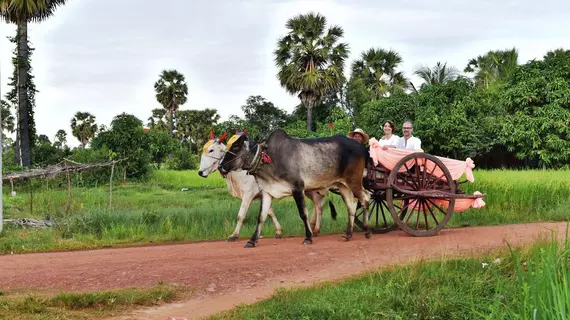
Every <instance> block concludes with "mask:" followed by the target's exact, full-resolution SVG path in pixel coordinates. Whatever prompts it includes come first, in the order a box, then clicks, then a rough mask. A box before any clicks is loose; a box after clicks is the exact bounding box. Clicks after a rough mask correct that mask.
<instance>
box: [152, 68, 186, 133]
mask: <svg viewBox="0 0 570 320" xmlns="http://www.w3.org/2000/svg"><path fill="white" fill-rule="evenodd" d="M154 91H155V92H156V100H157V101H158V102H159V103H160V104H162V106H163V107H164V109H166V111H167V112H168V118H169V122H170V134H171V135H172V136H174V132H173V131H174V120H173V116H174V112H176V111H177V110H178V108H179V107H180V106H181V105H183V104H185V103H186V101H187V100H188V85H187V84H186V82H185V79H184V75H182V74H181V73H179V72H178V71H176V70H163V71H162V73H161V74H160V78H159V79H158V81H157V82H156V83H155V84H154Z"/></svg>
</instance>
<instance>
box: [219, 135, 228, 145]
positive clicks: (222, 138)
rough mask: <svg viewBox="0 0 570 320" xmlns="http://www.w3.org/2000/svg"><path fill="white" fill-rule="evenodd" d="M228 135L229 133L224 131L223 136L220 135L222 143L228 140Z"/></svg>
mask: <svg viewBox="0 0 570 320" xmlns="http://www.w3.org/2000/svg"><path fill="white" fill-rule="evenodd" d="M227 136H228V133H227V132H224V134H222V136H221V137H220V143H224V142H225V141H226V137H227Z"/></svg>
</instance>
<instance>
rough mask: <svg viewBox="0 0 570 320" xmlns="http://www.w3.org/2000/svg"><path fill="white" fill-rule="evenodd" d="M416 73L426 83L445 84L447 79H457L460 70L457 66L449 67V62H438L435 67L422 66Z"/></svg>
mask: <svg viewBox="0 0 570 320" xmlns="http://www.w3.org/2000/svg"><path fill="white" fill-rule="evenodd" d="M414 74H415V75H417V76H418V77H420V78H422V80H424V82H425V83H424V84H427V85H432V84H444V83H446V82H447V81H451V80H455V79H456V78H457V77H458V76H459V71H458V70H457V68H455V67H448V66H447V62H446V63H444V64H441V62H438V63H436V64H435V66H434V67H433V68H431V69H430V68H429V67H422V68H420V69H418V70H416V72H414Z"/></svg>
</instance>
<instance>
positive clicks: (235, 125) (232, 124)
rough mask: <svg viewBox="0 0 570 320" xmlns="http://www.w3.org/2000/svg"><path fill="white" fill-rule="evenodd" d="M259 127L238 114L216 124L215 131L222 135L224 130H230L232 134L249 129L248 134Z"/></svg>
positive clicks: (217, 134)
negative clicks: (254, 126) (253, 125)
mask: <svg viewBox="0 0 570 320" xmlns="http://www.w3.org/2000/svg"><path fill="white" fill-rule="evenodd" d="M256 129H257V128H253V127H252V126H251V125H250V123H248V122H247V121H245V119H242V118H240V117H239V116H237V115H235V114H234V115H231V116H230V117H229V118H228V120H226V121H223V122H221V123H219V124H217V125H216V126H215V129H214V131H215V132H216V136H220V135H222V134H224V132H228V133H229V134H232V133H234V132H236V131H243V130H247V132H248V135H250V134H249V132H255V130H256Z"/></svg>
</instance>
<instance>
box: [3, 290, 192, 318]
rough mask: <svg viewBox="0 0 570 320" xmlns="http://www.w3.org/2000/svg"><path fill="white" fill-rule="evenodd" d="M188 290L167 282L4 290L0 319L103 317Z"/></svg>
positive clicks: (167, 299) (176, 296)
mask: <svg viewBox="0 0 570 320" xmlns="http://www.w3.org/2000/svg"><path fill="white" fill-rule="evenodd" d="M187 294H188V290H187V288H184V287H180V286H173V285H164V284H161V285H157V286H154V287H151V288H144V289H120V290H110V291H99V292H88V293H69V292H62V293H60V294H58V295H55V296H46V295H8V294H6V293H4V294H2V293H1V292H0V319H33V320H39V319H74V320H75V319H99V318H103V317H107V316H115V315H119V314H123V313H125V312H127V311H129V310H131V309H133V308H136V307H141V306H153V305H160V304H163V303H167V302H172V301H175V300H178V299H180V298H182V297H184V296H186V295H187Z"/></svg>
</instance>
